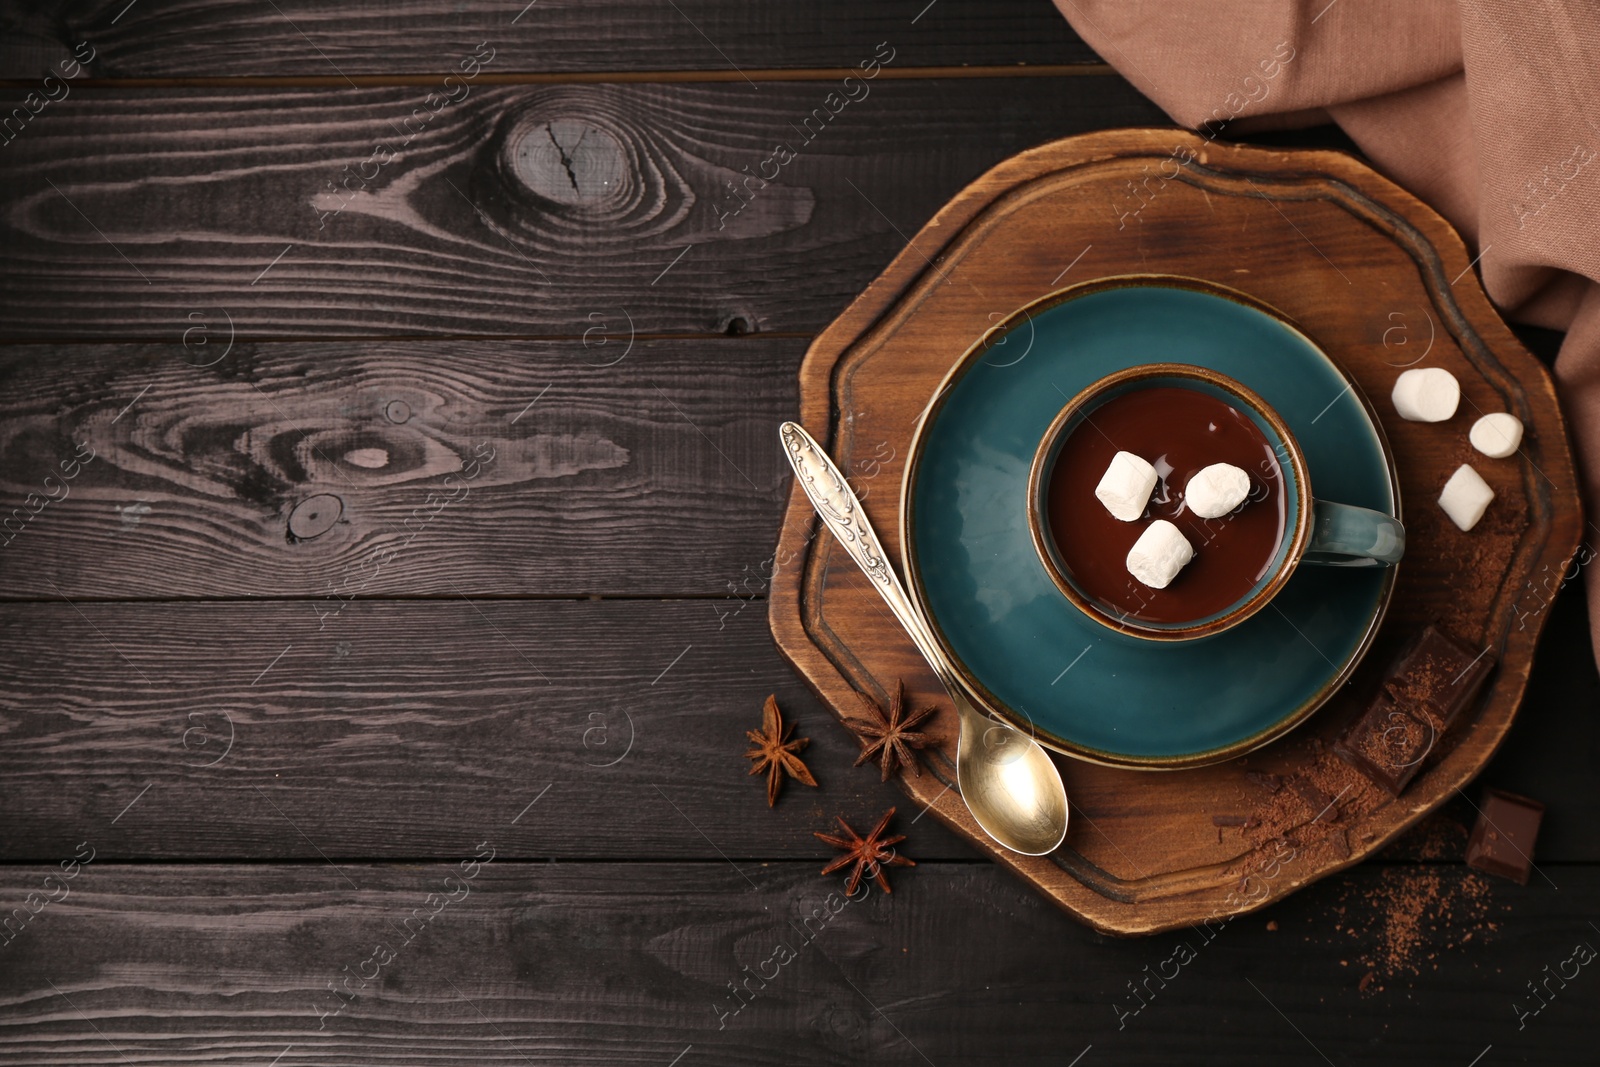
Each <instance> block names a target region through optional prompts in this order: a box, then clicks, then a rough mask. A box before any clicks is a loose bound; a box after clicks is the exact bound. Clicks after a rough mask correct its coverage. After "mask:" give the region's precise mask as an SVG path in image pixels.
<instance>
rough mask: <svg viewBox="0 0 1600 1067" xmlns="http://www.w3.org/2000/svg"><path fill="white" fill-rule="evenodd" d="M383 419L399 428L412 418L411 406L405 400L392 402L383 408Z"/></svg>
mask: <svg viewBox="0 0 1600 1067" xmlns="http://www.w3.org/2000/svg"><path fill="white" fill-rule="evenodd" d="M383 417H384V418H386V419H388V420H389V421H390V422H392V423H394V424H395V425H396V426H398V425H400V424H401V423H403V422H405V421H406V420H407V419H409V418H410V417H411V405H410V404H407V403H406V402H405V401H404V400H391V401H389V402H388V403H387V404H385V405H384V406H383Z"/></svg>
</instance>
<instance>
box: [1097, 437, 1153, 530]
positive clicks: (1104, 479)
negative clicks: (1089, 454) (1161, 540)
mask: <svg viewBox="0 0 1600 1067" xmlns="http://www.w3.org/2000/svg"><path fill="white" fill-rule="evenodd" d="M1155 487H1156V469H1155V468H1154V467H1152V466H1150V464H1148V463H1146V462H1145V461H1144V460H1142V459H1140V458H1139V457H1138V456H1136V455H1134V454H1133V453H1132V452H1118V453H1117V454H1116V455H1114V456H1112V457H1111V465H1110V466H1109V467H1107V468H1106V472H1105V473H1104V474H1102V475H1101V476H1100V484H1099V485H1097V486H1095V487H1094V495H1095V496H1096V497H1098V498H1099V499H1100V503H1102V504H1104V505H1105V506H1106V510H1107V511H1109V512H1111V514H1112V515H1114V516H1116V517H1117V518H1119V519H1121V520H1122V521H1123V522H1132V521H1133V520H1135V519H1137V518H1138V517H1139V516H1141V515H1143V514H1144V507H1145V505H1146V504H1148V503H1150V491H1151V490H1152V489H1154V488H1155Z"/></svg>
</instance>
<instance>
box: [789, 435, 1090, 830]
mask: <svg viewBox="0 0 1600 1067" xmlns="http://www.w3.org/2000/svg"><path fill="white" fill-rule="evenodd" d="M778 435H779V437H780V438H781V439H782V441H783V454H784V455H785V456H786V457H788V460H789V464H790V466H792V467H793V468H794V474H795V481H796V483H797V484H798V485H799V486H800V488H801V489H802V490H803V491H804V492H805V494H806V496H807V497H808V498H809V499H810V500H811V504H812V506H813V507H815V508H816V509H817V515H818V516H820V517H821V519H822V522H823V524H824V525H825V526H827V527H828V530H829V531H830V532H831V533H832V534H833V535H834V537H836V538H838V540H839V544H840V545H841V546H843V548H844V550H845V551H846V552H847V553H849V555H850V558H851V559H853V560H855V561H856V564H857V565H858V566H860V568H861V569H862V570H863V571H865V572H866V573H867V576H868V577H870V578H871V579H872V584H873V588H875V589H877V590H878V593H879V594H880V595H881V596H882V597H883V599H884V602H885V603H887V604H888V605H889V610H890V611H891V612H892V613H893V614H894V617H895V618H896V619H898V620H899V621H900V625H901V626H904V627H905V629H906V633H908V634H909V635H910V636H911V640H912V642H913V643H914V644H915V645H916V646H917V650H918V651H920V652H921V653H922V655H923V657H924V658H925V659H926V660H927V661H928V665H929V666H930V667H932V668H933V673H934V674H936V675H937V676H938V678H939V681H940V682H941V683H942V684H943V685H944V688H945V692H947V693H949V694H950V699H951V701H952V702H953V703H954V704H955V707H956V714H957V716H958V717H959V718H960V720H961V730H960V734H959V737H958V742H957V747H956V786H957V788H958V789H959V790H960V792H961V799H962V800H964V801H965V802H966V805H967V810H968V811H970V812H972V817H973V818H974V819H975V820H977V823H978V826H979V827H980V828H981V829H982V830H983V832H984V833H986V834H988V835H989V836H990V837H992V838H994V840H995V841H997V842H999V843H1000V844H1001V845H1004V846H1005V847H1006V848H1008V849H1010V850H1011V851H1013V852H1019V853H1021V854H1023V855H1025V856H1042V855H1044V854H1045V853H1047V852H1053V851H1054V850H1055V849H1056V847H1057V846H1059V845H1060V844H1061V842H1062V841H1063V840H1064V839H1065V838H1066V836H1067V790H1066V786H1065V785H1063V784H1062V782H1061V772H1060V771H1059V770H1058V769H1057V768H1056V765H1055V763H1054V762H1053V761H1052V760H1051V759H1050V756H1049V754H1048V753H1046V752H1045V750H1044V749H1043V748H1042V747H1040V745H1039V743H1038V742H1037V741H1035V740H1034V739H1033V738H1031V737H1029V736H1028V735H1027V734H1025V733H1023V732H1022V731H1020V730H1018V729H1016V728H1015V727H1013V726H1010V725H1009V724H1007V723H1002V722H998V721H996V720H995V719H993V718H991V717H989V716H988V715H987V714H985V713H984V712H983V711H981V710H979V705H978V704H977V703H975V701H974V697H973V694H972V693H971V692H970V691H969V690H968V689H967V687H966V686H965V685H964V684H963V683H962V682H961V679H960V677H959V675H958V674H957V673H956V671H955V668H954V667H953V666H952V665H951V663H950V661H949V659H948V658H947V657H946V656H945V654H944V650H943V649H942V648H941V647H940V646H939V643H938V642H937V641H936V640H934V637H933V632H932V631H931V630H930V629H929V628H928V624H927V623H926V622H925V621H923V619H922V616H921V615H919V614H918V613H917V610H916V608H915V607H914V606H913V605H912V603H911V598H910V597H909V596H907V595H906V591H905V587H904V586H903V585H901V584H900V579H899V577H898V576H897V575H896V574H895V573H894V569H893V568H892V567H890V566H889V560H888V557H887V556H885V555H884V552H883V546H882V544H880V543H879V541H878V535H877V533H876V532H874V531H873V529H872V525H871V523H869V522H868V521H867V515H866V511H865V510H864V509H863V508H862V506H861V501H860V499H859V498H857V496H856V494H855V491H854V490H852V489H851V488H850V486H849V485H848V484H847V483H846V482H845V478H844V475H843V474H842V473H840V471H839V468H838V467H837V466H835V465H834V462H833V460H832V459H830V458H829V457H828V454H827V453H826V452H824V451H823V450H822V446H821V445H819V444H817V442H816V440H815V439H814V438H812V436H811V435H810V434H808V433H806V431H805V430H804V428H802V427H801V426H800V425H799V424H798V423H793V422H786V423H784V424H783V425H782V426H780V427H779V428H778Z"/></svg>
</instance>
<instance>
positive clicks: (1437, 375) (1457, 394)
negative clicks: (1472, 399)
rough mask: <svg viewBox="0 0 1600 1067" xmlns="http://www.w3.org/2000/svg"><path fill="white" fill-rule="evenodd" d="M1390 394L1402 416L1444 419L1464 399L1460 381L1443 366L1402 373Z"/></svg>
mask: <svg viewBox="0 0 1600 1067" xmlns="http://www.w3.org/2000/svg"><path fill="white" fill-rule="evenodd" d="M1391 396H1392V398H1393V400H1394V409H1395V410H1396V411H1398V412H1399V413H1400V417H1401V418H1402V419H1410V420H1411V421H1412V422H1443V421H1445V420H1446V419H1448V418H1449V417H1450V416H1452V415H1454V414H1455V413H1456V405H1457V404H1459V403H1461V383H1460V382H1458V381H1456V376H1455V375H1454V374H1451V373H1450V372H1449V371H1447V370H1445V369H1444V368H1443V367H1418V368H1416V369H1414V370H1408V371H1406V372H1405V373H1404V374H1402V375H1400V377H1399V378H1398V379H1397V380H1396V381H1395V383H1394V392H1393V394H1391Z"/></svg>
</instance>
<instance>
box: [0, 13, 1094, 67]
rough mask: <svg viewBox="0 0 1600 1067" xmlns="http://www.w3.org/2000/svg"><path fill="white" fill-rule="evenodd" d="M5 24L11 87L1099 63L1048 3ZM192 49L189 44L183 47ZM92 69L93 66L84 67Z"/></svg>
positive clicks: (1, 59)
mask: <svg viewBox="0 0 1600 1067" xmlns="http://www.w3.org/2000/svg"><path fill="white" fill-rule="evenodd" d="M5 6H6V7H7V8H10V10H9V11H6V12H3V13H0V25H3V26H4V28H5V31H6V41H5V44H4V46H3V47H0V77H5V78H32V77H42V76H43V75H44V74H45V73H47V72H48V71H49V70H50V69H51V68H52V66H53V65H54V64H55V63H57V62H59V61H60V60H62V59H66V58H68V57H70V56H71V55H72V53H73V49H74V48H76V47H77V46H79V45H80V44H83V43H85V42H87V43H88V44H89V45H90V46H91V47H92V48H93V49H94V52H95V62H94V63H93V64H92V66H91V68H90V69H91V72H92V74H93V75H95V76H98V77H111V78H175V77H210V78H218V77H249V76H257V77H261V76H269V77H270V76H277V77H283V76H289V77H296V76H298V77H307V76H319V75H330V74H331V75H334V76H336V77H339V76H341V74H342V75H349V76H352V77H359V76H361V75H368V74H377V75H387V76H393V75H397V74H432V73H438V74H439V75H441V76H442V75H444V74H448V73H450V72H452V71H454V70H455V69H456V63H457V60H459V59H460V58H461V57H463V56H466V55H469V54H471V53H472V52H473V51H474V50H475V49H476V48H477V47H478V44H479V42H483V41H487V42H490V44H491V45H492V46H493V47H494V48H495V50H496V54H495V57H494V61H493V65H492V68H491V69H492V70H494V71H496V72H500V71H506V72H536V73H586V72H592V71H728V72H730V73H736V72H737V71H738V70H741V69H747V70H748V69H758V70H759V69H776V68H794V67H853V66H855V65H856V64H857V63H859V62H861V61H862V60H864V59H866V58H867V57H868V56H870V55H872V52H873V49H874V48H875V47H876V46H877V45H878V43H879V42H881V41H885V40H888V41H892V42H894V44H895V46H896V47H897V48H898V49H900V51H901V53H902V55H903V56H904V58H903V59H902V60H899V62H902V63H904V64H905V65H910V66H925V67H939V66H967V65H993V66H1010V65H1015V64H1059V63H1095V62H1098V58H1099V57H1097V56H1096V55H1095V54H1094V52H1093V51H1091V50H1090V49H1089V47H1088V46H1087V45H1085V44H1084V43H1083V42H1082V41H1081V40H1079V39H1078V37H1077V35H1076V34H1074V33H1073V32H1072V28H1071V27H1070V26H1068V25H1067V21H1066V19H1064V18H1062V17H1061V16H1060V15H1059V14H1058V13H1057V12H1056V11H1055V10H1054V9H1053V8H1052V7H1051V6H1050V5H1049V4H1045V3H1038V2H1033V0H936V2H935V3H929V2H928V0H901V2H897V3H894V4H878V5H869V6H863V5H860V4H852V3H849V2H847V0H807V2H799V3H783V4H771V3H763V4H748V3H739V2H737V0H676V2H675V3H673V4H661V3H652V2H650V0H609V2H608V3H606V4H605V5H604V6H603V7H596V6H595V5H592V4H580V3H573V2H563V0H539V2H537V3H528V4H527V5H526V6H524V5H523V4H520V3H489V2H487V0H464V2H461V3H454V4H450V5H442V4H437V3H429V2H426V0H405V2H402V3H381V2H372V0H369V2H367V3H349V4H340V5H339V6H338V8H337V9H330V8H328V7H326V6H324V5H318V4H314V3H310V2H307V0H281V2H279V3H276V4H274V5H272V6H271V7H266V8H261V9H255V8H241V7H239V6H238V5H236V4H229V3H224V2H221V0H201V2H198V3H185V4H175V3H162V2H161V0H144V2H142V3H140V4H139V5H138V6H137V7H132V8H131V9H130V7H129V4H128V0H87V2H85V0H71V2H67V3H63V4H59V5H56V6H54V7H52V8H51V9H50V10H49V12H48V13H46V12H45V11H44V10H43V9H40V10H37V11H35V10H29V9H27V7H26V6H25V5H22V4H18V3H9V4H7V5H5ZM179 42H181V45H180V44H179ZM83 54H85V55H87V54H88V53H87V52H85V53H83Z"/></svg>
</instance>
